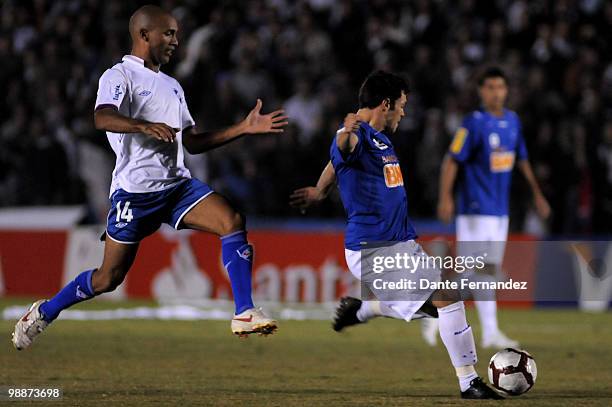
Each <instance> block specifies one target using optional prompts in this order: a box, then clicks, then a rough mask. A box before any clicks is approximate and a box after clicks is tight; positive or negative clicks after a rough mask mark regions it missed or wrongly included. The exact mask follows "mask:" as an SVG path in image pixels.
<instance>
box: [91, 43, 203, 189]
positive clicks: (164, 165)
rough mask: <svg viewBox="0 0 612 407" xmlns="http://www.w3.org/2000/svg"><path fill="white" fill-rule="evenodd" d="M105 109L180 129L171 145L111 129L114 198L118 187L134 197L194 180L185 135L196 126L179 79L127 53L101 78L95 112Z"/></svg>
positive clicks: (151, 138)
mask: <svg viewBox="0 0 612 407" xmlns="http://www.w3.org/2000/svg"><path fill="white" fill-rule="evenodd" d="M102 106H114V107H116V108H117V109H118V110H119V113H120V114H122V115H124V116H127V117H131V118H133V119H141V120H146V121H148V122H152V123H165V124H167V125H168V126H170V127H172V128H174V129H175V130H177V133H176V139H175V141H174V142H173V143H167V142H164V141H160V140H157V139H155V138H153V137H150V136H147V135H145V134H142V133H125V134H123V133H112V132H108V131H107V132H106V136H107V137H108V141H109V143H110V145H111V147H112V148H113V150H114V151H115V154H116V155H117V160H116V162H115V170H114V171H113V180H112V183H111V188H110V193H111V195H112V194H113V192H114V191H115V190H117V189H123V190H125V191H127V192H135V193H141V192H155V191H161V190H164V189H167V188H169V187H171V186H174V185H176V184H177V183H179V182H181V181H182V180H184V179H185V178H191V174H190V173H189V170H188V169H187V168H186V167H185V163H184V153H183V142H182V139H183V137H182V131H183V130H184V129H186V128H187V127H191V126H193V125H194V124H195V122H194V121H193V118H192V117H191V114H190V113H189V109H188V108H187V102H186V101H185V94H184V92H183V88H182V87H181V85H180V84H179V83H178V81H177V80H176V79H174V78H172V77H170V76H168V75H166V74H165V73H163V72H154V71H152V70H151V69H149V68H146V67H145V66H144V61H143V60H142V59H140V58H138V57H135V56H134V55H126V56H124V57H123V60H122V62H121V63H118V64H116V65H115V66H113V67H112V68H110V69H108V70H106V72H104V74H103V75H102V77H101V78H100V82H99V85H98V97H97V99H96V109H99V108H100V107H102Z"/></svg>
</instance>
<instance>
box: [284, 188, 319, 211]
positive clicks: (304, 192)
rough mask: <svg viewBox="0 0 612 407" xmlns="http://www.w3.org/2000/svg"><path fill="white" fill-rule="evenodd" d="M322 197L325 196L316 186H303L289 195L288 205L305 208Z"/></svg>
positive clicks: (314, 203)
mask: <svg viewBox="0 0 612 407" xmlns="http://www.w3.org/2000/svg"><path fill="white" fill-rule="evenodd" d="M323 199H325V196H324V194H323V192H322V191H320V190H319V189H318V188H317V187H305V188H300V189H296V190H295V191H293V193H292V194H291V195H289V205H291V207H293V208H298V209H301V210H305V209H306V208H310V207H311V206H313V205H317V204H318V203H319V202H321V201H322V200H323Z"/></svg>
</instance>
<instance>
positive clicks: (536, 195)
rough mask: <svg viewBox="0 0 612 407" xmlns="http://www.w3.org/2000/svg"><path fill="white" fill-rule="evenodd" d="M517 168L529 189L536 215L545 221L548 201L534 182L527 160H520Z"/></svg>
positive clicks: (548, 206)
mask: <svg viewBox="0 0 612 407" xmlns="http://www.w3.org/2000/svg"><path fill="white" fill-rule="evenodd" d="M518 167H519V169H520V170H521V172H522V173H523V176H524V177H525V179H526V180H527V183H528V184H529V186H530V187H531V192H532V193H533V203H534V205H535V207H536V211H537V212H538V215H539V216H540V217H541V218H542V219H547V218H548V217H549V216H550V205H549V204H548V201H547V200H546V198H545V197H544V194H543V193H542V190H541V189H540V186H539V185H538V181H537V180H536V177H535V175H534V174H533V170H532V169H531V164H529V161H528V160H521V161H519V163H518Z"/></svg>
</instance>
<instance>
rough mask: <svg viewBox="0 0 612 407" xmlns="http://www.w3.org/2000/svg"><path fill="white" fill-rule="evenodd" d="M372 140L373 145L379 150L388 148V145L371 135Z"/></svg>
mask: <svg viewBox="0 0 612 407" xmlns="http://www.w3.org/2000/svg"><path fill="white" fill-rule="evenodd" d="M372 141H373V142H374V145H375V146H376V147H377V148H378V149H379V150H386V149H388V148H389V146H388V145H386V144H385V143H384V142H383V141H381V140H379V139H377V138H376V137H372Z"/></svg>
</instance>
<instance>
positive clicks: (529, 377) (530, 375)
mask: <svg viewBox="0 0 612 407" xmlns="http://www.w3.org/2000/svg"><path fill="white" fill-rule="evenodd" d="M537 376H538V368H537V366H536V363H535V360H534V359H533V357H532V356H531V355H530V354H529V353H528V352H526V351H524V350H518V349H512V348H507V349H504V350H501V351H499V352H497V353H496V354H495V355H493V357H492V358H491V362H490V363H489V383H491V386H493V387H494V388H495V389H496V390H497V391H498V392H500V393H502V394H505V395H509V396H519V395H521V394H523V393H526V392H528V391H529V389H531V388H532V387H533V385H534V383H535V381H536V377H537Z"/></svg>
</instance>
